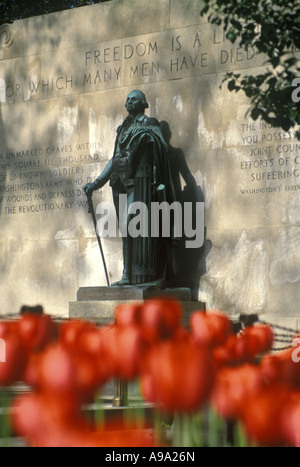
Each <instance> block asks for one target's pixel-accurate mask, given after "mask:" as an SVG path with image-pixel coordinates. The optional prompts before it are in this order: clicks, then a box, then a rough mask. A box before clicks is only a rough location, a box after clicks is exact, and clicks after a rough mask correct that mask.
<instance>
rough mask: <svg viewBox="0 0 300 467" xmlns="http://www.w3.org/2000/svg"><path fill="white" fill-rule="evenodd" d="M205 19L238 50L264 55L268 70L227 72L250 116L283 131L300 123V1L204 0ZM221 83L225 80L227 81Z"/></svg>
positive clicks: (228, 78)
mask: <svg viewBox="0 0 300 467" xmlns="http://www.w3.org/2000/svg"><path fill="white" fill-rule="evenodd" d="M203 2H204V4H205V6H204V7H203V9H202V11H201V13H200V14H201V15H204V14H207V15H208V20H209V22H210V23H212V24H217V25H220V27H223V28H224V31H225V34H226V37H227V39H228V40H230V41H231V42H232V43H234V42H237V43H238V44H239V46H241V47H244V48H246V49H247V47H254V48H255V49H256V51H257V53H263V54H265V55H266V66H267V68H266V71H265V72H263V73H261V74H258V75H254V76H252V75H241V74H235V73H232V72H231V73H227V74H226V76H225V78H224V81H227V86H228V89H229V90H230V91H236V92H238V91H240V90H242V91H244V92H245V94H246V96H247V97H248V98H249V99H250V103H251V107H250V109H249V112H250V115H251V117H252V118H253V119H254V120H256V119H257V118H262V119H263V120H264V121H266V122H268V123H271V124H272V125H273V126H276V127H281V128H282V129H284V130H285V131H288V130H289V129H290V128H292V127H294V126H295V125H297V124H300V103H295V102H293V100H292V97H291V96H292V92H293V90H294V89H295V88H294V87H293V86H292V83H293V80H294V79H295V78H297V77H300V67H299V60H297V59H296V58H295V54H294V53H295V52H297V51H298V53H299V49H300V0H291V1H290V0H222V1H221V0H203ZM224 81H223V82H224Z"/></svg>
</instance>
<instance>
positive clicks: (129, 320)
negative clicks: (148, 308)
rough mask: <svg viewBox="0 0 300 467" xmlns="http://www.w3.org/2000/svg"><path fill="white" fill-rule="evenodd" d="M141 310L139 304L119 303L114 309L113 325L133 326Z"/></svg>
mask: <svg viewBox="0 0 300 467" xmlns="http://www.w3.org/2000/svg"><path fill="white" fill-rule="evenodd" d="M141 309H142V305H141V304H140V303H120V304H118V305H117V306H116V308H115V323H116V325H118V326H128V325H135V324H137V323H138V314H139V312H140V311H141Z"/></svg>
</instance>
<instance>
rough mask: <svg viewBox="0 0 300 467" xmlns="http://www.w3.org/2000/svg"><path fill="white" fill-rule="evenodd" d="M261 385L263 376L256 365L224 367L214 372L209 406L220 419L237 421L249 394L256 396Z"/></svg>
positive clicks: (246, 364)
mask: <svg viewBox="0 0 300 467" xmlns="http://www.w3.org/2000/svg"><path fill="white" fill-rule="evenodd" d="M263 384H264V380H263V375H262V374H261V371H260V369H259V368H258V367H257V366H256V365H253V364H250V363H245V364H243V365H241V366H234V367H228V366H224V367H222V368H221V369H219V370H218V371H217V372H216V376H215V380H214V386H213V389H212V393H211V397H210V401H211V404H212V406H213V407H214V408H215V409H216V411H217V412H218V413H219V414H220V415H221V416H222V417H224V418H227V419H237V418H238V417H239V415H240V412H241V410H242V408H243V405H244V404H247V399H248V396H249V394H256V392H257V391H258V390H259V389H260V388H261V387H262V385H263Z"/></svg>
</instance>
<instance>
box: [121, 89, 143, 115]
mask: <svg viewBox="0 0 300 467" xmlns="http://www.w3.org/2000/svg"><path fill="white" fill-rule="evenodd" d="M125 107H126V109H127V111H128V113H129V114H131V115H138V114H139V113H144V110H145V109H144V105H143V96H142V95H141V94H140V93H138V92H136V91H131V92H130V93H129V94H128V96H127V99H126V103H125Z"/></svg>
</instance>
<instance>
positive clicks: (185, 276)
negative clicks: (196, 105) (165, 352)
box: [160, 121, 211, 301]
mask: <svg viewBox="0 0 300 467" xmlns="http://www.w3.org/2000/svg"><path fill="white" fill-rule="evenodd" d="M160 125H161V130H162V133H163V136H164V138H165V141H166V143H167V145H168V159H169V164H170V171H171V176H172V181H173V185H174V189H175V195H176V200H177V201H178V202H180V204H181V207H182V213H183V221H182V222H183V225H182V236H181V238H180V240H179V243H178V245H176V246H175V247H174V248H173V251H172V263H173V271H174V277H173V285H174V286H175V287H187V288H189V289H191V293H192V300H195V301H197V300H198V291H199V283H200V278H201V276H202V275H203V274H205V273H206V257H207V255H208V254H209V252H210V250H211V242H210V241H209V240H207V239H206V227H205V225H201V228H202V229H203V230H204V233H203V243H202V244H201V246H199V247H187V242H190V243H194V245H195V244H197V242H196V241H195V240H196V238H195V237H197V233H196V235H195V237H194V238H192V237H191V236H187V235H186V234H187V232H186V229H185V225H184V224H185V223H184V212H185V211H184V209H185V208H186V206H189V207H190V208H191V211H189V212H191V219H189V221H190V222H191V226H190V227H192V229H193V230H196V231H197V230H198V229H196V227H197V225H198V224H197V216H199V209H197V203H204V195H203V191H202V188H201V187H200V186H199V185H197V183H196V180H195V178H194V176H193V175H192V173H191V172H190V169H189V167H188V165H187V162H186V158H185V154H184V152H183V150H182V149H181V148H175V147H173V146H172V145H171V144H170V141H171V138H172V132H171V129H170V126H169V124H168V122H166V121H161V122H160ZM182 180H183V181H184V182H185V186H184V187H182ZM185 203H189V204H188V205H186V204H185ZM198 222H199V218H198Z"/></svg>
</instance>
